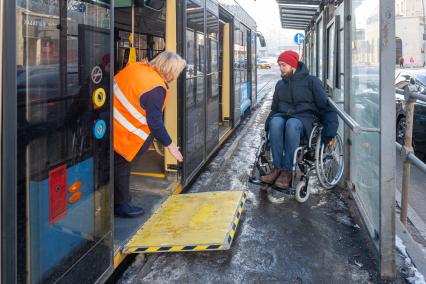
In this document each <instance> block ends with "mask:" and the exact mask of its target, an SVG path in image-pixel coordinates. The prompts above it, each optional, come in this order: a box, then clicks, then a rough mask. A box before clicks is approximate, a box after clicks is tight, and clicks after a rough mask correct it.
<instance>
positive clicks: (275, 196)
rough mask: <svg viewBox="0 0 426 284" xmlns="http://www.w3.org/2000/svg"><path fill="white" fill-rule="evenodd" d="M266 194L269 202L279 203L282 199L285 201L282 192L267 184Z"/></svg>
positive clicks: (282, 201)
mask: <svg viewBox="0 0 426 284" xmlns="http://www.w3.org/2000/svg"><path fill="white" fill-rule="evenodd" d="M267 196H268V200H269V202H271V203H274V204H281V203H284V201H285V194H284V193H282V192H280V191H278V190H275V189H272V188H271V187H269V186H268V188H267Z"/></svg>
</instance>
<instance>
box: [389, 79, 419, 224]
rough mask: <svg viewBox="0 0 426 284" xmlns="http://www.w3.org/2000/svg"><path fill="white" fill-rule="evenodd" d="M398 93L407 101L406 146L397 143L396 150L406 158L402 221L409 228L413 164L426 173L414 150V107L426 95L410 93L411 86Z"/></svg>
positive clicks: (403, 177) (397, 91)
mask: <svg viewBox="0 0 426 284" xmlns="http://www.w3.org/2000/svg"><path fill="white" fill-rule="evenodd" d="M396 93H398V94H401V95H403V96H404V99H405V121H406V125H407V127H406V129H405V139H404V145H400V144H399V143H396V148H397V149H398V150H400V152H401V155H402V156H403V158H404V167H403V171H402V192H401V213H400V220H401V222H402V223H403V224H404V225H405V226H407V215H408V190H409V186H410V177H411V164H413V165H414V166H416V167H417V168H418V169H420V170H421V171H423V172H424V173H426V164H425V163H423V162H422V161H421V160H420V159H419V158H417V157H416V155H415V154H414V149H413V122H414V105H415V103H416V101H417V100H421V101H424V102H426V95H424V94H420V93H418V92H412V91H410V88H409V86H406V87H405V88H404V89H403V90H402V89H399V88H396Z"/></svg>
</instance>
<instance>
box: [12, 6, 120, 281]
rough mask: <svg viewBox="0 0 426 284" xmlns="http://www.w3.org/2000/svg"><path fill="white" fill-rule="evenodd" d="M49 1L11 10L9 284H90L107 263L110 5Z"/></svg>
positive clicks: (110, 240) (108, 226) (110, 261)
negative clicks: (13, 273) (12, 262)
mask: <svg viewBox="0 0 426 284" xmlns="http://www.w3.org/2000/svg"><path fill="white" fill-rule="evenodd" d="M53 2H54V1H53ZM53 2H52V3H50V2H49V1H47V2H46V1H40V0H29V1H17V8H16V17H17V25H18V26H19V27H21V28H18V29H17V58H16V60H17V65H18V66H17V69H18V72H17V96H18V109H17V113H18V130H17V131H18V171H17V173H18V177H17V178H18V181H17V184H18V193H17V194H18V202H19V204H18V243H19V244H20V247H19V249H18V263H19V264H20V265H19V267H18V269H19V271H18V272H19V273H18V275H19V276H18V277H19V279H18V282H25V283H53V282H56V281H63V282H96V280H97V279H98V278H99V277H100V276H101V275H102V274H103V273H104V272H105V271H106V270H107V269H108V268H109V267H111V266H112V258H111V251H112V238H111V230H112V228H111V220H110V216H111V210H110V208H111V205H110V193H111V191H110V190H111V188H110V183H109V171H110V169H109V155H110V151H109V149H110V143H109V133H108V132H109V114H110V107H109V98H108V97H109V91H110V88H109V86H110V74H109V72H110V54H109V53H110V31H109V29H110V23H109V21H110V9H109V1H105V0H98V1H96V3H97V4H91V3H87V2H86V1H73V3H72V4H70V5H67V3H69V2H67V1H60V2H58V3H59V4H58V3H57V2H55V4H53ZM58 27H61V28H60V29H58ZM94 94H96V96H94ZM92 263H96V265H95V266H94V265H92ZM88 264H90V265H88ZM85 272H87V273H85ZM70 279H72V281H71V280H70Z"/></svg>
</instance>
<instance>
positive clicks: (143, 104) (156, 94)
mask: <svg viewBox="0 0 426 284" xmlns="http://www.w3.org/2000/svg"><path fill="white" fill-rule="evenodd" d="M185 65H186V62H185V60H183V59H182V58H181V57H180V56H179V55H177V54H176V53H174V52H170V51H164V52H162V53H160V54H159V55H158V56H157V57H155V58H154V59H153V60H151V61H150V62H149V63H144V62H136V63H130V64H128V65H127V66H126V67H125V68H124V69H122V70H121V71H120V72H119V73H118V74H117V75H115V77H114V166H115V167H114V187H115V189H114V190H115V192H114V213H115V215H117V216H120V217H136V216H140V215H142V214H143V213H144V211H143V209H142V208H141V207H136V206H132V205H130V200H131V197H130V190H129V180H130V165H131V161H133V159H134V158H135V157H136V156H137V155H139V154H142V153H144V152H145V151H146V150H147V149H148V147H149V145H150V144H151V142H152V140H153V139H154V138H156V139H157V140H158V141H160V142H161V143H162V144H163V145H164V146H165V147H166V148H167V150H168V151H169V152H170V154H171V155H172V156H173V157H175V159H176V160H178V161H179V162H182V161H183V157H182V154H181V153H180V151H179V148H178V147H177V146H176V145H175V144H174V143H173V142H172V139H171V138H170V136H169V134H168V133H167V130H166V129H165V127H164V124H163V112H164V107H165V106H166V101H167V96H168V85H167V84H168V83H170V82H172V81H173V80H175V79H177V77H178V76H179V74H180V73H181V72H182V70H183V69H184V68H185Z"/></svg>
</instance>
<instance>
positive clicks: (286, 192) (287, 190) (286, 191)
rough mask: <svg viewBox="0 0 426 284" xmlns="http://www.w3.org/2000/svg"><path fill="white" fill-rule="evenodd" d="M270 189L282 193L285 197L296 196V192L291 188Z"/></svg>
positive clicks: (273, 187)
mask: <svg viewBox="0 0 426 284" xmlns="http://www.w3.org/2000/svg"><path fill="white" fill-rule="evenodd" d="M271 188H272V189H273V190H276V191H279V192H281V193H283V194H285V195H292V196H293V195H296V190H295V189H294V188H292V187H289V188H286V189H283V188H279V187H276V186H274V185H272V186H271Z"/></svg>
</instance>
